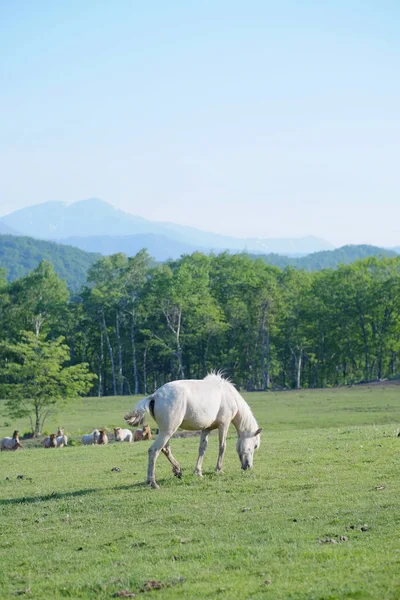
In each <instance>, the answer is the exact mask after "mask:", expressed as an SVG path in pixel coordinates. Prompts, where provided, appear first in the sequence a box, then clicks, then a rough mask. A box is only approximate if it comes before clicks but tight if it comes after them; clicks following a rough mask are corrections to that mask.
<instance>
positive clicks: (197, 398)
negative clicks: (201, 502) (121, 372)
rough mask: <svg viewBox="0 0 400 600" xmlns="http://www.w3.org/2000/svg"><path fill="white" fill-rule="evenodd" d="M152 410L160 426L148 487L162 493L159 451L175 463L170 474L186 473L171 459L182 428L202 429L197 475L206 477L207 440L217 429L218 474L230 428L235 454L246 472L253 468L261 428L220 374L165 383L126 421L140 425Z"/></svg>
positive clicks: (151, 456) (128, 416) (245, 404)
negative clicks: (158, 474)
mask: <svg viewBox="0 0 400 600" xmlns="http://www.w3.org/2000/svg"><path fill="white" fill-rule="evenodd" d="M147 411H149V412H150V413H151V415H152V417H153V419H154V420H155V421H156V422H157V425H158V427H159V433H158V435H157V437H156V440H155V442H154V443H153V444H152V445H151V446H150V448H149V465H148V471H147V483H148V484H150V485H151V487H152V488H158V485H157V482H156V478H155V463H156V460H157V457H158V455H159V454H160V451H161V452H163V454H165V456H166V457H167V459H168V460H169V462H170V463H171V464H172V471H173V473H174V475H176V476H177V477H181V475H182V470H181V468H180V466H179V463H178V462H177V460H176V459H175V458H174V457H173V456H172V453H171V449H170V446H169V444H168V442H169V439H170V438H171V436H172V435H173V434H174V433H175V431H176V430H177V429H178V428H179V427H181V428H182V429H188V430H191V431H196V430H198V429H201V438H200V448H199V456H198V459H197V463H196V467H195V470H194V472H195V474H196V475H199V476H200V477H201V476H202V465H203V457H204V453H205V451H206V448H207V443H208V435H209V433H210V431H211V430H213V429H218V433H219V455H218V461H217V467H216V471H217V472H220V471H222V461H223V457H224V452H225V447H226V436H227V433H228V429H229V425H230V423H233V425H234V426H235V427H236V431H237V433H238V440H237V442H236V450H237V453H238V455H239V459H240V462H241V465H242V469H244V470H245V469H251V467H252V466H253V454H254V450H256V449H257V448H258V447H259V445H260V433H261V431H262V430H261V429H260V428H259V427H258V425H257V421H256V420H255V418H254V416H253V413H252V412H251V410H250V407H249V405H248V404H247V403H246V402H245V400H244V399H243V398H242V396H241V395H240V394H239V392H238V391H237V390H236V389H235V387H234V386H233V385H232V384H231V383H230V382H229V381H228V380H227V379H224V378H223V377H222V376H221V375H219V374H215V373H212V374H210V375H207V377H205V378H204V379H201V380H189V379H188V380H180V381H172V382H170V383H166V384H165V385H163V386H162V387H160V388H159V389H158V390H156V391H155V392H154V394H151V396H148V397H147V398H144V399H143V400H140V402H138V403H137V404H136V406H135V407H134V409H133V410H132V411H131V412H130V413H129V414H127V415H126V416H125V420H126V421H127V422H128V423H129V424H130V425H138V424H139V423H141V422H142V421H143V418H144V416H145V414H146V412H147Z"/></svg>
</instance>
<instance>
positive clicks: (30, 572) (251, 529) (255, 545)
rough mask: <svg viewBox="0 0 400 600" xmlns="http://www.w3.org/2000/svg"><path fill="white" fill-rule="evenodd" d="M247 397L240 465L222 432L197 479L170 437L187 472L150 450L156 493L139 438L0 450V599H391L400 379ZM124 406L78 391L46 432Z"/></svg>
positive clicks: (79, 426)
mask: <svg viewBox="0 0 400 600" xmlns="http://www.w3.org/2000/svg"><path fill="white" fill-rule="evenodd" d="M245 398H246V400H247V401H248V402H249V404H250V405H251V407H252V409H253V411H254V413H255V415H256V417H257V419H258V422H259V424H260V425H261V426H262V427H263V428H264V432H263V434H262V443H261V448H260V450H259V451H258V452H257V454H256V456H255V460H254V470H253V471H252V472H242V471H241V470H240V466H239V461H238V458H237V456H236V452H235V443H234V441H235V432H234V430H233V429H232V430H231V431H230V436H229V438H228V448H227V454H226V459H225V465H224V473H223V474H220V475H216V474H215V473H214V472H213V469H214V466H215V462H216V457H217V442H218V439H217V436H216V435H212V436H211V437H210V444H209V448H208V451H207V454H206V457H205V461H204V478H203V479H198V478H196V477H195V476H194V475H192V469H193V467H194V463H195V459H196V455H197V447H198V442H199V440H198V438H186V439H182V438H179V439H175V440H173V441H172V448H173V452H174V455H175V456H176V458H177V459H178V460H179V461H180V462H181V465H182V467H183V470H184V475H183V478H182V479H180V480H178V479H176V478H174V477H173V475H172V473H171V469H170V465H169V463H168V462H167V461H166V460H165V458H164V457H163V456H160V458H159V460H158V463H157V475H158V481H159V483H160V485H161V490H159V491H156V490H151V489H148V488H147V487H146V486H145V485H144V484H143V482H144V479H145V472H146V466H147V448H148V443H147V442H141V443H137V444H133V445H129V444H115V443H112V444H110V445H108V446H91V447H82V446H80V445H76V446H74V447H68V448H64V449H57V450H44V449H43V448H40V447H39V448H36V447H35V443H34V442H31V441H30V440H28V441H27V442H26V443H25V444H24V445H25V446H26V449H25V450H21V451H18V452H3V453H1V454H0V598H13V597H17V596H21V597H29V598H38V599H39V598H40V599H41V598H77V599H78V598H86V599H89V598H96V599H103V598H112V597H113V596H114V595H115V594H118V593H119V594H122V592H123V590H127V591H129V592H131V593H135V594H136V595H137V597H143V598H147V597H148V598H149V599H150V598H153V597H154V598H160V599H161V598H162V599H163V600H164V599H169V598H188V599H189V598H190V599H191V598H193V599H200V598H201V599H204V598H215V599H236V598H237V599H240V600H242V599H243V600H245V599H247V598H248V599H250V598H254V599H258V598H260V599H261V598H270V599H271V600H275V599H277V600H279V599H293V600H294V599H296V600H297V599H298V600H300V599H302V600H303V599H307V600H317V599H318V600H328V599H336V598H338V599H339V598H346V599H358V598H369V599H393V600H394V599H398V598H400V543H399V530H400V477H399V470H400V437H397V428H398V427H400V386H399V385H387V386H356V387H354V388H351V389H348V388H346V389H326V390H317V391H300V392H282V393H277V394H275V393H267V394H261V393H254V394H245ZM133 403H134V399H132V398H127V397H124V398H103V399H97V398H91V399H85V400H83V401H82V402H81V404H79V405H75V406H74V407H72V410H68V411H66V412H65V413H62V414H61V415H59V416H58V417H57V419H56V420H54V421H53V422H49V424H48V425H47V426H45V429H47V430H48V431H49V432H50V431H53V430H54V429H55V427H56V426H57V425H58V424H60V425H62V426H64V428H65V430H66V433H67V434H68V435H69V437H70V438H71V439H73V440H74V441H76V443H77V444H78V442H79V438H80V435H81V434H82V433H83V432H89V431H91V430H92V429H93V428H94V427H101V426H105V427H108V428H112V427H113V426H115V425H122V424H123V418H122V417H123V415H124V414H125V412H127V411H128V410H129V409H130V408H131V406H132V405H133ZM7 422H8V419H7V417H6V416H5V415H4V405H3V404H1V403H0V437H3V436H4V435H11V434H12V431H13V429H14V428H19V429H20V431H21V432H23V431H24V430H26V429H28V423H27V422H26V421H23V422H18V423H14V422H13V423H9V424H8V425H7V426H6V427H4V424H5V423H7ZM149 422H151V421H150V420H149ZM114 467H117V468H119V469H120V470H119V471H113V470H112V469H113V468H114ZM18 476H20V477H18ZM21 476H22V478H21ZM156 587H160V588H161V589H153V588H156ZM147 590H150V591H147ZM120 597H123V596H122V595H121V596H120Z"/></svg>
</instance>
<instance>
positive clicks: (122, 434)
mask: <svg viewBox="0 0 400 600" xmlns="http://www.w3.org/2000/svg"><path fill="white" fill-rule="evenodd" d="M114 437H115V441H116V442H131V441H132V438H133V433H132V431H131V430H130V429H121V427H114Z"/></svg>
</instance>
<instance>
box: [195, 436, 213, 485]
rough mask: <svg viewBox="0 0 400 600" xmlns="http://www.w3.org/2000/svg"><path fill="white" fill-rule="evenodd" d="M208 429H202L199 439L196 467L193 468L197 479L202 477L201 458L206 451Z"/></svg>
mask: <svg viewBox="0 0 400 600" xmlns="http://www.w3.org/2000/svg"><path fill="white" fill-rule="evenodd" d="M209 433H210V430H209V429H203V431H202V432H201V437H200V447H199V456H198V458H197V462H196V466H195V468H194V474H195V475H198V476H199V477H203V458H204V454H205V452H206V450H207V444H208V435H209Z"/></svg>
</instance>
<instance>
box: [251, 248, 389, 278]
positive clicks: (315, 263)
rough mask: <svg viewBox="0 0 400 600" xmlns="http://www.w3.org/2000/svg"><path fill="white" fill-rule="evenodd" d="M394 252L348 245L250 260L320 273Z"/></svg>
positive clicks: (268, 255) (255, 256)
mask: <svg viewBox="0 0 400 600" xmlns="http://www.w3.org/2000/svg"><path fill="white" fill-rule="evenodd" d="M396 255H397V253H396V252H395V251H394V250H386V249H384V248H379V247H377V246H369V245H367V244H363V245H359V246H356V245H348V246H342V247H341V248H336V249H335V250H325V251H322V252H314V253H313V254H309V255H308V256H301V257H299V258H293V257H288V256H282V255H279V254H262V255H260V254H258V255H257V254H252V255H251V256H252V258H261V259H262V260H263V261H264V262H266V263H267V264H269V265H273V266H275V267H279V268H281V269H283V268H285V267H288V266H292V267H295V268H296V269H305V270H306V271H321V270H322V269H335V268H336V267H338V266H339V265H340V264H345V265H348V264H350V263H352V262H354V261H356V260H360V259H363V258H368V257H369V256H377V257H380V258H381V257H383V256H387V257H389V258H391V257H393V256H396Z"/></svg>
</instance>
